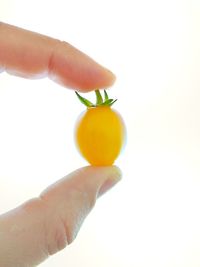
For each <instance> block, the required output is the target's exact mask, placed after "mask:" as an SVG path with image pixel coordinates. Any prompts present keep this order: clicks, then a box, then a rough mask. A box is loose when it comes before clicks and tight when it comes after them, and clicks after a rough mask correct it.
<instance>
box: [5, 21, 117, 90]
mask: <svg viewBox="0 0 200 267" xmlns="http://www.w3.org/2000/svg"><path fill="white" fill-rule="evenodd" d="M0 69H1V70H4V71H7V72H8V73H11V74H15V75H18V76H23V77H26V78H41V77H46V76H48V77H49V78H50V79H52V80H54V81H56V82H58V83H59V84H61V85H63V86H65V87H68V88H72V89H76V90H79V91H83V92H87V91H90V90H94V89H97V88H99V89H101V88H107V87H110V86H111V85H112V84H113V83H114V81H115V76H114V74H113V73H111V72H110V71H109V70H107V69H106V68H104V67H102V66H101V65H99V64H98V63H96V62H95V61H94V60H93V59H91V58H90V57H88V56H87V55H85V54H84V53H82V52H81V51H79V50H78V49H76V48H75V47H73V46H72V45H70V44H68V43H66V42H64V41H60V40H57V39H53V38H50V37H48V36H45V35H41V34H38V33H34V32H31V31H27V30H24V29H21V28H18V27H15V26H12V25H9V24H5V23H2V22H0Z"/></svg>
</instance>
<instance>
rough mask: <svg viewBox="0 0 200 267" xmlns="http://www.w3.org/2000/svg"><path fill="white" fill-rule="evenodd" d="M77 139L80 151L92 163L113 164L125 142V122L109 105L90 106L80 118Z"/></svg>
mask: <svg viewBox="0 0 200 267" xmlns="http://www.w3.org/2000/svg"><path fill="white" fill-rule="evenodd" d="M75 139H76V143H77V147H78V149H79V151H80V153H81V154H82V156H83V157H84V158H85V159H86V160H87V161H88V162H89V163H90V164H91V165H93V166H108V165H112V164H113V163H114V161H115V160H116V158H117V157H118V155H119V154H120V151H121V149H122V147H123V144H124V139H125V126H124V122H123V120H122V118H121V116H120V114H119V113H118V112H117V111H115V110H113V109H112V108H111V107H110V106H109V105H104V106H103V105H102V106H94V107H88V108H87V110H86V111H85V112H83V113H82V114H81V116H80V118H79V119H78V122H77V124H76V128H75Z"/></svg>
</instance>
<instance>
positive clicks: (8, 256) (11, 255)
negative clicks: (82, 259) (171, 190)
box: [0, 166, 121, 267]
mask: <svg viewBox="0 0 200 267" xmlns="http://www.w3.org/2000/svg"><path fill="white" fill-rule="evenodd" d="M120 177H121V173H120V170H119V169H118V168H117V167H115V166H112V167H85V168H81V169H79V170H76V171H75V172H73V173H71V174H69V175H67V176H66V177H64V178H63V179H61V180H59V181H58V182H56V183H55V184H53V185H51V186H50V187H48V188H47V189H46V190H44V191H43V192H42V193H41V195H40V197H38V198H34V199H31V200H29V201H27V202H26V203H24V204H23V205H21V206H20V207H18V208H16V209H14V210H12V211H10V212H8V213H6V214H4V215H1V216H0V266H2V267H25V266H29V267H31V266H36V265H38V264H39V263H41V262H42V261H44V260H45V259H47V258H48V257H49V256H50V255H52V254H54V253H56V252H58V251H59V250H61V249H63V248H64V247H66V245H68V244H70V243H71V242H72V241H73V240H74V238H75V237H76V235H77V232H78V230H79V228H80V226H81V224H82V223H83V221H84V219H85V217H86V216H87V214H88V213H89V212H90V211H91V209H92V208H93V206H94V205H95V202H96V199H97V198H98V197H99V196H100V195H102V194H103V193H104V192H105V191H107V190H108V189H110V188H111V187H112V186H113V185H114V184H116V183H117V182H118V181H119V180H120ZM105 188H106V189H105Z"/></svg>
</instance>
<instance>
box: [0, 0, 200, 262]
mask: <svg viewBox="0 0 200 267" xmlns="http://www.w3.org/2000/svg"><path fill="white" fill-rule="evenodd" d="M199 17H200V2H199V1H198V0H196V1H195V0H185V1H182V0H168V1H164V0H152V1H147V0H141V1H137V0H135V1H130V0H123V1H121V0H119V1H114V0H110V1H106V0H101V1H97V0H93V1H92V0H85V1H81V0H73V1H72V0H71V1H69V0H67V1H63V0H57V1H46V0H44V1H39V0H34V1H33V0H31V1H25V0H21V1H20V0H19V1H15V0H6V1H5V0H4V1H3V0H1V2H0V19H1V20H2V21H4V22H7V23H10V24H14V25H17V26H19V27H23V28H26V29H29V30H32V31H37V32H40V33H42V34H46V35H49V36H52V37H55V38H59V39H62V40H66V41H68V42H70V43H71V44H73V45H74V46H76V47H77V48H79V49H80V50H82V51H84V52H85V53H87V54H88V55H90V56H91V57H93V58H94V59H95V60H97V61H98V62H99V63H101V64H103V65H105V66H106V67H108V68H110V69H111V70H112V71H113V72H114V73H115V74H116V75H117V81H116V83H115V85H114V86H113V88H111V89H110V91H109V94H110V95H111V96H112V97H114V98H115V97H116V98H118V102H117V103H116V104H115V108H116V109H117V110H118V111H119V112H120V113H121V114H122V116H123V118H124V120H125V122H126V126H127V132H128V138H127V145H126V149H125V150H124V152H123V153H122V155H121V156H120V158H119V159H118V160H117V162H116V164H117V165H118V166H119V167H120V168H121V169H122V171H123V174H124V175H123V180H122V182H121V183H120V184H118V185H117V186H116V187H115V188H114V189H113V190H112V191H111V192H110V193H108V194H106V195H105V196H104V197H102V198H101V199H100V200H99V201H98V203H97V205H96V207H95V209H94V210H93V211H92V213H91V214H90V215H89V216H88V218H87V220H86V221H85V222H84V225H83V227H82V229H81V231H80V233H79V235H78V237H77V239H76V240H75V242H74V243H73V244H72V245H71V246H69V247H68V248H67V249H65V250H63V251H62V252H61V253H59V254H57V255H55V256H53V257H52V258H50V259H49V260H48V261H47V262H45V263H43V264H41V266H43V267H47V266H48V267H55V266H70V267H80V266H87V267H90V266H91V267H93V266H95V267H110V266H115V267H150V266H153V267H157V266H159V267H160V266H162V267H191V266H192V267H197V266H200V214H199V213H200V194H199V192H200V105H199V103H200V91H199V88H200V19H199ZM88 97H89V98H90V97H91V98H93V97H94V96H93V94H91V93H90V94H88ZM83 109H84V107H83V106H81V104H79V102H78V101H77V99H76V96H75V94H74V93H73V91H71V90H68V89H66V88H63V87H61V86H59V85H57V84H54V83H53V82H51V81H49V80H48V79H44V80H31V81H28V80H25V79H22V78H16V77H14V76H9V75H7V74H5V73H1V75H0V212H1V213H3V212H6V211H7V210H9V209H11V208H14V207H16V206H17V205H19V204H21V203H22V202H24V201H25V200H27V199H29V198H32V197H34V196H37V195H38V194H39V193H40V192H41V191H42V190H43V189H44V188H45V187H47V186H48V185H49V184H51V183H53V182H54V181H56V180H57V179H59V178H61V177H63V176H65V175H66V174H67V173H69V172H70V171H73V170H74V169H76V168H79V167H81V166H84V165H86V164H87V163H86V162H85V161H84V160H83V159H82V158H81V157H80V156H79V154H78V152H77V150H76V147H75V144H74V139H73V131H74V124H75V121H76V118H77V117H78V115H79V113H80V112H81V111H82V110H83Z"/></svg>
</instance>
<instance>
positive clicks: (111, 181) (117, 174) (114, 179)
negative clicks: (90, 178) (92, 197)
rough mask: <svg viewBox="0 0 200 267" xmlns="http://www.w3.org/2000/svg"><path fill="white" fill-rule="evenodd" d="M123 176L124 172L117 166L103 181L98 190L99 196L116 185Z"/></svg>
mask: <svg viewBox="0 0 200 267" xmlns="http://www.w3.org/2000/svg"><path fill="white" fill-rule="evenodd" d="M121 177H122V173H121V171H120V169H119V168H117V167H115V169H114V171H113V173H112V175H111V176H110V177H109V178H108V179H107V180H106V181H105V182H104V183H103V185H102V186H101V187H100V189H99V192H98V197H100V196H102V195H103V194H104V193H106V192H107V191H109V190H110V189H111V188H112V187H113V186H114V185H116V184H117V183H118V182H119V181H120V180H121Z"/></svg>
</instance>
